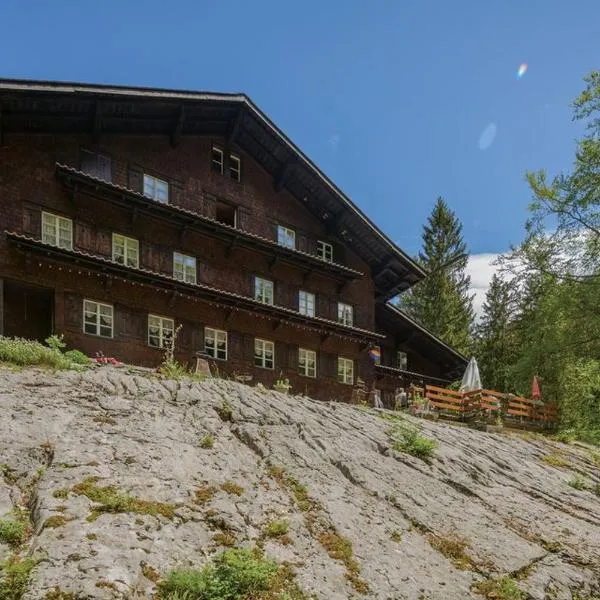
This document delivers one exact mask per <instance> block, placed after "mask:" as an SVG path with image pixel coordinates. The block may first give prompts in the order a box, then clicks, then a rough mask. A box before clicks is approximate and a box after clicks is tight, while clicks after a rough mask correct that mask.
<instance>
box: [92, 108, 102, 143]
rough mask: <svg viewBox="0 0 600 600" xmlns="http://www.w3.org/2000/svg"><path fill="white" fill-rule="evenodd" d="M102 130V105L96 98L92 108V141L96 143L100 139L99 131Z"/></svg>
mask: <svg viewBox="0 0 600 600" xmlns="http://www.w3.org/2000/svg"><path fill="white" fill-rule="evenodd" d="M101 132H102V106H101V105H100V102H99V101H98V100H96V102H94V106H93V108H92V142H94V144H97V143H98V142H99V141H100V133H101Z"/></svg>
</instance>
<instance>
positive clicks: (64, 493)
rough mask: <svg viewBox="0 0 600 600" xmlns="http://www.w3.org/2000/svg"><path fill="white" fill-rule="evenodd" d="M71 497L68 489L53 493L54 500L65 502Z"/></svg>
mask: <svg viewBox="0 0 600 600" xmlns="http://www.w3.org/2000/svg"><path fill="white" fill-rule="evenodd" d="M68 495H69V490H68V489H67V488H58V489H57V490H54V491H53V492H52V496H53V497H54V498H58V499H59V500H64V499H65V498H66V497H67V496H68Z"/></svg>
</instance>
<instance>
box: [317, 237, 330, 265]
mask: <svg viewBox="0 0 600 600" xmlns="http://www.w3.org/2000/svg"><path fill="white" fill-rule="evenodd" d="M317 256H318V257H319V258H320V259H321V260H324V261H326V262H333V246H332V245H331V244H329V243H327V242H324V241H323V240H318V241H317Z"/></svg>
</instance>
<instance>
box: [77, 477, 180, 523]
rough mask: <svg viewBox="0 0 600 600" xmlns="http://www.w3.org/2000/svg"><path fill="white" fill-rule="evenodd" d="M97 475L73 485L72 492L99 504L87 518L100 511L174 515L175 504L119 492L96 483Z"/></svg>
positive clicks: (94, 517)
mask: <svg viewBox="0 0 600 600" xmlns="http://www.w3.org/2000/svg"><path fill="white" fill-rule="evenodd" d="M97 481H98V477H88V478H87V479H84V480H83V481H82V482H81V483H78V484H77V485H75V486H73V488H72V490H71V491H72V492H73V493H75V494H77V495H78V496H87V497H88V498H89V499H90V500H91V501H92V502H96V503H98V504H99V505H100V506H96V507H94V510H93V511H92V513H91V515H90V517H89V520H92V521H93V520H95V519H96V518H97V517H98V516H100V514H102V513H137V514H142V515H153V516H156V515H162V516H163V517H166V518H167V519H172V518H173V517H174V515H175V508H176V505H175V504H169V503H166V502H152V501H150V500H141V499H140V498H136V497H135V496H130V495H129V494H126V493H123V492H120V491H119V490H118V489H117V488H116V487H115V486H113V485H107V486H104V487H101V486H99V485H97Z"/></svg>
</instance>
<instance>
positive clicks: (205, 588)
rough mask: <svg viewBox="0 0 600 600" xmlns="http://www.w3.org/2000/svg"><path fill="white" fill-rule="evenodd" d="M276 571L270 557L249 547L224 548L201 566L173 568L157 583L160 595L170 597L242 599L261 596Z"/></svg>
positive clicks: (209, 599) (168, 599)
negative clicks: (185, 568) (261, 555)
mask: <svg viewBox="0 0 600 600" xmlns="http://www.w3.org/2000/svg"><path fill="white" fill-rule="evenodd" d="M277 571H278V566H277V563H276V562H275V561H273V560H269V559H265V558H262V557H260V556H257V555H256V554H255V553H253V552H252V551H251V550H246V549H244V550H240V549H232V550H226V551H225V552H223V553H222V554H220V555H219V556H217V558H216V559H215V560H214V563H213V564H212V565H207V566H205V567H204V568H203V569H202V570H191V569H187V570H175V571H171V572H170V573H168V574H167V576H166V577H165V578H164V580H163V581H162V582H161V583H159V585H158V590H159V598H161V600H172V599H173V598H186V599H187V600H242V599H244V598H257V597H260V596H259V594H260V593H261V592H268V591H270V590H271V588H272V586H273V584H274V583H275V576H276V574H277Z"/></svg>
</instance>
